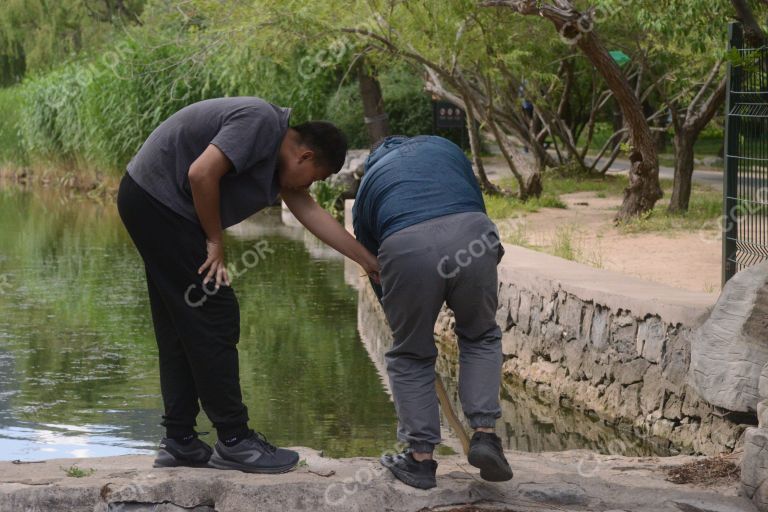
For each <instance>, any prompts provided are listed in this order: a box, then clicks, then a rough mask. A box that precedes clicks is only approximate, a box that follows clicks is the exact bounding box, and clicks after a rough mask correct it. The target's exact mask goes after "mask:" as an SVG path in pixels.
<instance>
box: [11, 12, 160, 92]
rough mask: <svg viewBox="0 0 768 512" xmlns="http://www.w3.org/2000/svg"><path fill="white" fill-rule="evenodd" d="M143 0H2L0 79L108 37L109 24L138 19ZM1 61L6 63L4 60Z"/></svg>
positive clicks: (13, 77) (94, 45) (92, 46)
mask: <svg viewBox="0 0 768 512" xmlns="http://www.w3.org/2000/svg"><path fill="white" fill-rule="evenodd" d="M144 3H145V0H60V1H56V2H50V1H46V0H3V2H2V8H0V72H1V73H2V75H0V82H3V81H5V82H9V81H14V80H18V79H19V78H20V77H21V75H23V73H24V72H25V71H26V70H30V71H44V70H47V69H49V68H50V67H52V66H57V65H59V64H61V62H62V61H63V60H66V59H69V58H71V57H73V56H76V55H77V54H78V53H80V52H82V51H95V50H97V49H98V48H99V47H100V46H102V45H103V44H105V43H107V42H109V40H110V36H111V35H112V34H113V33H114V27H115V26H118V25H123V24H134V25H135V24H137V23H139V22H140V21H139V14H140V13H141V10H142V8H143V6H144ZM3 63H4V64H5V65H3Z"/></svg>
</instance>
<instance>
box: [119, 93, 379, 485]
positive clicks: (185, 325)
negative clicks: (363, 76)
mask: <svg viewBox="0 0 768 512" xmlns="http://www.w3.org/2000/svg"><path fill="white" fill-rule="evenodd" d="M290 114H291V111H290V109H286V108H281V107H277V106H275V105H272V104H270V103H268V102H266V101H264V100H262V99H259V98H253V97H240V98H218V99H211V100H205V101H201V102H199V103H195V104H192V105H189V106H187V107H185V108H183V109H181V110H180V111H178V112H177V113H175V114H174V115H172V116H171V117H169V118H168V119H167V120H165V121H164V122H163V123H161V124H160V126H158V127H157V128H156V129H155V130H154V131H153V132H152V134H151V135H150V136H149V138H148V139H147V140H146V142H144V144H143V145H142V147H141V149H140V150H139V152H138V153H137V154H136V155H135V156H134V158H133V159H132V160H131V162H130V163H129V164H128V169H127V170H128V172H127V174H126V175H125V176H124V177H123V180H122V182H121V183H120V191H119V193H118V200H117V202H118V209H119V211H120V217H121V218H122V220H123V223H124V224H125V226H126V229H127V230H128V233H129V234H130V235H131V238H132V239H133V242H134V244H135V245H136V248H137V249H138V251H139V253H140V255H141V257H142V259H143V260H144V267H145V268H144V270H145V274H146V278H147V287H148V291H149V298H150V306H151V309H152V322H153V325H154V328H155V338H156V339H157V345H158V352H159V357H160V388H161V391H162V395H163V404H164V414H163V421H162V425H163V426H164V427H165V429H166V435H165V437H164V438H163V439H162V441H161V442H160V449H159V452H158V456H157V458H156V459H155V466H156V467H169V466H196V465H206V464H207V465H209V466H213V467H216V468H220V469H238V470H241V471H248V472H254V473H280V472H283V471H288V470H290V469H292V468H293V467H294V466H295V465H296V463H297V462H298V460H299V456H298V454H297V453H296V452H293V451H291V450H285V449H281V448H277V447H275V446H273V445H271V444H270V443H269V442H268V441H267V440H266V438H265V437H264V436H263V435H262V434H260V433H257V432H254V431H253V430H251V429H250V428H249V427H248V412H247V408H246V407H245V405H244V404H243V401H242V394H241V391H240V380H239V373H238V371H239V370H238V355H237V347H236V345H237V342H238V338H239V334H240V312H239V306H238V303H237V298H236V297H235V294H234V291H233V290H232V288H231V287H230V285H229V278H228V276H227V270H226V264H225V258H224V246H223V243H222V238H223V236H222V232H223V229H224V228H226V227H229V226H231V225H233V224H236V223H238V222H240V221H242V220H243V219H245V218H247V217H248V216H250V215H252V214H253V213H255V212H257V211H258V210H261V209H262V208H264V207H266V206H269V205H271V204H273V203H274V202H275V200H276V199H277V197H278V195H280V196H281V197H282V199H283V201H284V202H285V204H286V205H287V206H288V208H289V209H290V210H291V211H292V212H293V214H294V215H295V216H296V218H297V219H298V220H299V221H300V222H301V223H302V224H304V226H306V227H307V229H309V231H311V232H312V233H313V234H315V236H317V237H318V238H320V239H321V240H323V241H324V242H326V243H327V244H328V245H330V246H331V247H333V248H335V249H336V250H338V251H339V252H341V253H342V254H344V255H345V256H347V257H349V258H351V259H353V260H355V261H356V262H358V263H359V264H360V265H361V266H362V267H363V268H364V269H365V271H366V272H367V273H368V274H369V275H371V276H372V277H373V278H374V279H376V276H377V273H378V263H377V261H376V258H375V257H374V256H373V255H372V254H371V253H369V252H368V251H367V250H366V249H365V248H364V247H363V246H362V245H360V244H358V243H357V241H356V240H355V239H354V238H353V237H352V236H351V235H350V234H349V233H347V231H346V230H345V229H344V228H343V227H342V226H341V225H340V224H339V223H338V222H337V221H336V220H335V219H334V218H333V217H332V216H331V215H330V214H329V213H328V212H326V211H325V210H323V209H322V208H321V207H320V206H318V205H317V203H315V201H314V200H313V199H312V198H311V197H310V195H309V193H308V191H307V188H308V187H309V186H310V185H311V184H312V183H313V182H315V181H318V180H322V179H325V178H327V177H328V176H329V175H330V174H332V173H335V172H337V171H338V170H339V169H340V168H341V166H342V165H343V163H344V159H345V155H346V151H347V143H346V138H345V137H344V134H343V133H341V131H340V130H339V129H338V128H336V127H335V126H334V125H332V124H330V123H327V122H323V121H313V122H309V123H303V124H300V125H295V126H292V127H289V118H290ZM266 306H267V305H266V304H265V307H266ZM199 404H202V407H203V410H204V411H205V413H206V414H207V415H208V417H209V418H210V420H211V422H212V423H213V426H214V427H215V428H216V430H217V433H218V438H219V440H218V441H217V442H216V446H215V448H214V449H211V447H210V446H208V445H207V444H206V443H204V442H202V441H200V440H199V439H198V438H197V434H196V432H195V430H194V426H195V425H196V417H197V414H198V413H199V411H200V405H199Z"/></svg>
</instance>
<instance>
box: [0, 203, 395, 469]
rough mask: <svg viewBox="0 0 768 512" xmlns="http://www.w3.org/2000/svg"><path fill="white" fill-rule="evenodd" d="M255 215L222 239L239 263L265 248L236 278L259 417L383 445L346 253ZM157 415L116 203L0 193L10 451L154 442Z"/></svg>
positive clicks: (29, 454)
mask: <svg viewBox="0 0 768 512" xmlns="http://www.w3.org/2000/svg"><path fill="white" fill-rule="evenodd" d="M248 225H249V226H250V227H251V228H252V229H250V230H244V231H240V232H238V233H237V236H229V238H228V241H227V249H228V258H229V260H230V261H233V262H234V261H240V258H241V257H242V254H243V252H244V251H247V250H249V249H250V248H252V247H253V245H254V242H256V241H257V240H259V241H264V242H266V243H267V244H268V247H269V252H268V253H267V254H266V255H265V257H264V258H261V259H260V261H259V262H258V264H257V265H256V266H254V267H253V268H250V269H248V270H247V272H244V273H243V274H242V275H241V276H240V277H239V278H238V279H237V280H236V281H235V283H234V287H235V290H236V291H237V293H238V296H239V300H240V305H241V308H242V313H241V327H242V336H241V340H240V344H239V348H240V365H241V381H242V385H243V393H244V397H245V401H246V404H247V405H248V408H249V413H250V416H251V424H252V426H253V427H254V428H257V429H259V430H262V431H264V432H265V433H266V434H267V435H268V437H269V438H270V440H273V441H275V442H277V443H280V444H285V445H294V446H295V445H304V446H311V447H314V448H318V449H324V450H325V451H326V453H327V454H329V455H332V456H347V455H376V454H378V453H380V452H381V451H382V450H383V449H385V448H387V447H389V446H391V445H392V443H393V442H394V435H395V422H396V420H395V414H394V408H393V406H392V403H391V401H390V399H389V397H388V395H387V394H386V392H385V390H384V388H383V386H382V384H381V381H380V377H379V375H378V374H377V373H376V370H375V368H374V366H373V364H372V363H371V361H370V360H369V358H368V355H367V353H366V351H365V349H364V348H363V347H362V345H361V343H360V342H359V338H358V334H357V329H356V297H357V293H356V292H355V291H354V290H352V289H350V288H349V287H348V286H347V285H345V284H344V279H343V262H342V261H341V260H340V259H337V258H331V257H328V256H327V255H324V254H325V253H323V254H320V255H319V256H318V254H310V252H309V251H308V249H307V246H306V244H305V243H304V242H303V241H302V239H301V232H300V231H297V230H295V229H293V230H289V229H286V228H285V226H283V225H282V223H281V222H280V219H279V211H278V212H274V211H272V212H267V213H266V214H264V215H260V216H258V217H257V218H255V219H252V220H251V221H250V222H249V224H248ZM249 233H251V234H249ZM297 233H298V236H297V235H296V234H297ZM249 261H250V260H249ZM241 268H243V267H242V266H241ZM160 413H161V400H160V396H159V379H158V373H157V361H156V346H155V341H154V338H153V336H152V328H151V323H150V317H149V307H148V304H147V296H146V291H145V283H144V280H143V272H142V266H141V262H140V260H139V258H138V256H137V254H136V252H135V250H134V248H133V246H132V245H131V243H130V240H129V239H128V236H127V234H126V233H125V231H124V229H123V227H122V225H121V224H120V220H119V218H118V216H117V213H116V211H115V209H114V207H113V206H112V204H111V203H108V204H105V205H99V204H97V203H94V202H93V201H92V200H90V199H85V198H67V197H63V196H60V195H57V194H52V193H46V194H43V193H41V192H40V191H36V192H34V193H33V192H29V191H20V190H16V189H5V190H0V458H2V459H15V458H23V459H37V458H50V457H64V456H96V455H114V454H120V453H127V452H136V451H140V450H142V449H149V448H151V447H152V446H153V445H154V444H155V443H156V442H157V440H158V437H159V436H160V435H161V434H162V428H161V427H159V425H158V423H159V419H160ZM199 429H200V430H210V424H209V423H208V421H207V418H205V416H204V414H202V413H201V415H200V417H199ZM208 440H209V441H213V440H214V436H213V434H212V435H211V436H209V438H208Z"/></svg>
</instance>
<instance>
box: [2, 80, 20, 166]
mask: <svg viewBox="0 0 768 512" xmlns="http://www.w3.org/2000/svg"><path fill="white" fill-rule="evenodd" d="M21 108H22V93H21V87H19V86H14V87H5V88H0V164H18V165H21V164H24V162H25V160H26V158H25V154H24V149H23V147H22V145H21V137H20V136H19V120H20V119H21Z"/></svg>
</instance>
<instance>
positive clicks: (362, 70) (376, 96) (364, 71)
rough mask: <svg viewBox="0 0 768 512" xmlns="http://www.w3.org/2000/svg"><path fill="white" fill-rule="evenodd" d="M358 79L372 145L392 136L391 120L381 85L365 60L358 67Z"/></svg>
mask: <svg viewBox="0 0 768 512" xmlns="http://www.w3.org/2000/svg"><path fill="white" fill-rule="evenodd" d="M357 79H358V83H359V84H360V97H361V98H362V100H363V115H364V116H365V126H366V128H367V129H368V139H369V140H370V142H371V145H373V144H375V143H376V142H378V141H379V140H381V139H383V138H384V137H387V136H388V135H390V131H389V119H388V118H387V113H386V111H385V110H384V97H383V96H382V94H381V85H380V84H379V81H378V79H377V78H376V77H375V76H374V75H373V73H371V70H370V69H369V67H368V65H367V64H366V62H365V60H364V59H361V60H360V62H359V63H358V65H357Z"/></svg>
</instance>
